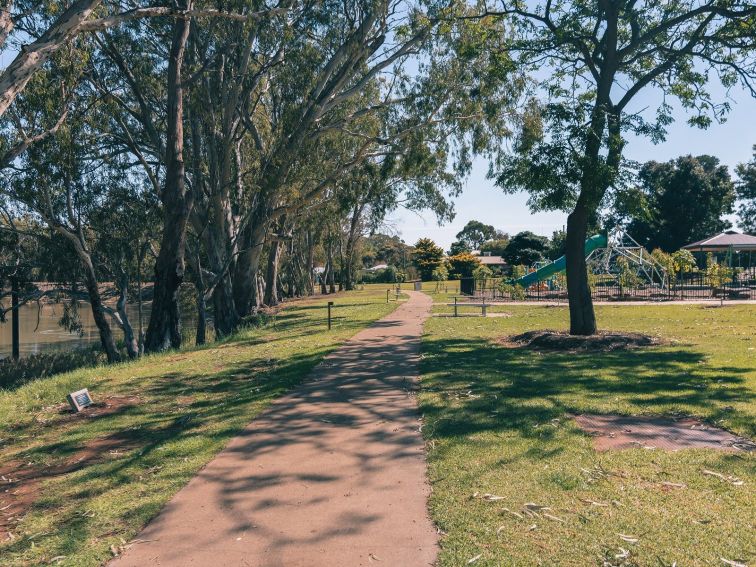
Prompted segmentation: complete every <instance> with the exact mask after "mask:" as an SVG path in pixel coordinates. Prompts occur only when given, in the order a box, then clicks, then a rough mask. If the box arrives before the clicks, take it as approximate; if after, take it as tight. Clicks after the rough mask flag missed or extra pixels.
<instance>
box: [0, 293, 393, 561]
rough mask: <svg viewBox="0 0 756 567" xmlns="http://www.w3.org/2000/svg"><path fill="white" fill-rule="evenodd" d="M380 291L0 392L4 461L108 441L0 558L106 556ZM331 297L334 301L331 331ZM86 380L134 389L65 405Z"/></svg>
mask: <svg viewBox="0 0 756 567" xmlns="http://www.w3.org/2000/svg"><path fill="white" fill-rule="evenodd" d="M384 293H385V292H384ZM381 297H382V295H381V291H380V290H378V289H373V288H370V287H366V289H365V290H364V291H359V292H350V293H349V294H345V295H339V296H335V297H329V298H327V299H326V298H323V299H318V300H310V301H302V302H297V303H294V304H292V305H291V306H290V307H288V308H287V309H285V310H283V311H281V312H280V313H279V314H278V315H277V316H275V317H274V318H273V319H272V320H270V321H269V322H268V323H267V324H265V325H263V326H260V327H256V328H248V329H246V330H245V331H243V332H240V333H239V334H238V335H236V336H234V337H231V338H229V339H227V340H225V341H223V342H221V343H215V344H212V345H208V346H206V347H204V348H198V349H191V350H184V351H179V352H172V353H167V354H163V355H154V356H148V357H145V358H143V359H142V360H140V361H138V362H135V363H132V364H120V365H115V366H111V367H97V368H93V369H83V370H77V371H75V372H71V373H68V374H63V375H59V376H56V377H53V378H48V379H44V380H38V381H35V382H31V383H29V384H27V385H25V386H23V387H21V388H19V389H17V390H15V391H14V392H4V393H0V438H1V439H2V441H0V467H2V466H3V465H8V463H17V462H18V463H22V465H23V467H24V468H27V467H31V468H34V469H40V468H44V467H46V468H49V467H57V466H61V465H65V464H67V463H70V462H71V460H72V459H73V460H76V458H77V456H78V455H81V454H82V451H83V450H85V449H86V448H87V447H88V446H92V445H93V444H96V443H102V442H104V443H102V446H103V447H107V450H102V452H101V453H100V454H98V455H97V456H96V458H95V459H92V460H91V461H88V462H86V463H85V465H84V466H82V467H81V468H79V469H78V470H75V471H72V472H68V473H66V474H62V475H59V476H55V477H51V478H49V479H48V480H45V481H44V482H43V483H42V484H41V485H40V487H39V489H40V492H39V495H38V498H37V500H36V502H35V503H34V505H33V507H32V508H31V510H30V511H29V512H28V514H27V515H26V516H25V517H24V518H23V519H22V520H21V522H20V523H19V524H18V525H17V526H16V527H15V528H14V529H13V534H14V538H15V539H13V540H11V541H6V542H3V543H0V564H1V565H3V567H5V566H15V565H38V564H43V563H45V562H48V561H50V560H51V559H52V558H54V557H61V556H64V557H65V558H64V559H63V560H62V564H64V565H99V564H101V563H102V562H103V561H105V560H106V559H107V558H108V557H110V551H109V548H110V546H113V545H114V546H116V547H117V546H119V545H122V543H123V542H124V541H128V540H129V539H130V538H132V537H133V536H134V535H135V534H136V533H137V532H138V530H139V529H140V528H141V527H142V526H144V525H145V524H146V522H147V521H149V520H150V518H152V517H153V516H154V515H155V514H156V513H157V512H158V511H159V510H160V508H161V507H162V506H163V505H164V504H165V502H167V500H168V499H169V498H170V497H171V496H172V495H173V494H174V493H175V492H176V491H178V490H179V489H180V488H181V487H182V486H184V485H185V484H186V483H187V482H188V481H189V479H191V477H192V476H193V475H194V474H195V473H196V472H197V471H198V470H199V469H200V468H201V467H202V466H203V465H204V464H205V463H207V462H208V461H209V460H210V459H211V458H212V457H213V456H214V455H215V454H216V453H217V452H218V451H219V450H221V449H222V448H223V447H224V446H225V444H226V443H227V442H228V440H229V439H230V438H231V437H233V436H234V435H235V434H236V433H237V432H239V431H240V430H241V429H242V428H243V427H244V426H245V425H246V424H247V423H249V421H251V420H252V419H253V418H254V417H255V416H256V415H257V414H259V413H260V412H261V411H262V410H263V409H264V408H265V407H266V406H267V405H268V404H269V403H270V401H271V400H273V399H274V398H276V397H277V396H280V395H281V394H283V393H284V392H286V391H287V390H288V389H290V388H291V387H292V386H294V385H296V384H297V383H299V382H300V381H301V379H302V378H303V377H304V376H306V375H307V373H308V372H309V371H310V370H311V369H312V367H313V366H315V365H316V364H317V363H318V362H319V361H320V360H321V359H322V358H323V357H324V356H325V355H326V354H327V353H328V352H330V351H331V350H333V349H334V348H335V347H336V346H337V345H338V344H340V343H341V342H343V341H344V340H346V339H347V338H349V337H350V336H352V335H353V334H355V333H356V332H357V331H358V330H359V329H361V328H363V327H364V326H365V325H367V324H368V323H370V322H372V321H374V320H376V319H378V318H380V317H381V316H383V315H385V314H387V313H389V312H390V311H391V310H393V309H394V307H395V306H396V304H395V303H391V304H386V303H385V301H381ZM383 297H385V296H383ZM329 299H330V300H333V301H335V303H336V306H335V309H334V315H335V319H334V323H333V330H332V331H331V332H330V333H329V332H328V331H327V330H326V324H325V307H324V306H325V301H327V300H329ZM81 387H88V388H89V389H90V392H91V393H92V397H93V398H94V400H95V401H98V400H106V399H107V398H108V397H109V396H137V397H138V400H137V403H132V404H126V405H123V406H121V407H120V408H118V410H117V411H115V412H113V413H107V412H103V415H102V416H101V417H85V416H72V415H71V414H67V413H64V412H61V407H60V404H61V402H63V401H64V400H65V395H66V394H67V393H68V392H70V391H73V390H76V389H78V388H81ZM2 501H4V498H3V495H2V494H0V502H2ZM1 507H2V504H0V508H1Z"/></svg>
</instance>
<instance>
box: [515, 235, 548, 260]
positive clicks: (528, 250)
mask: <svg viewBox="0 0 756 567" xmlns="http://www.w3.org/2000/svg"><path fill="white" fill-rule="evenodd" d="M548 243H549V239H548V238H546V237H545V236H539V235H537V234H534V233H532V232H530V231H527V230H526V231H524V232H520V233H518V234H516V235H514V236H513V237H512V239H511V240H510V241H509V244H508V245H507V248H506V250H505V251H504V259H505V260H506V261H507V262H508V263H509V264H512V265H515V264H525V265H526V266H530V265H532V264H534V263H536V262H540V261H541V260H543V259H544V257H545V256H544V255H545V253H546V250H547V248H548Z"/></svg>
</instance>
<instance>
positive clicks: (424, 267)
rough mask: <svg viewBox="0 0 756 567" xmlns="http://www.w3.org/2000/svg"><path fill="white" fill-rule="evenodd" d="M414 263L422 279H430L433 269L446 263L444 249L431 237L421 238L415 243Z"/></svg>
mask: <svg viewBox="0 0 756 567" xmlns="http://www.w3.org/2000/svg"><path fill="white" fill-rule="evenodd" d="M412 263H413V264H414V265H415V267H416V268H417V271H418V272H419V273H420V279H422V280H423V281H430V280H431V279H432V278H433V270H435V269H436V268H438V267H439V266H441V265H442V264H443V263H444V250H443V248H441V247H440V246H438V245H437V244H436V243H435V242H433V240H431V239H430V238H421V239H420V240H418V241H417V242H416V243H415V249H414V251H413V252H412Z"/></svg>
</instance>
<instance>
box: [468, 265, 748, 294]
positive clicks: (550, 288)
mask: <svg viewBox="0 0 756 567" xmlns="http://www.w3.org/2000/svg"><path fill="white" fill-rule="evenodd" d="M670 279H671V281H669V282H664V281H654V282H644V283H636V284H630V285H628V284H627V282H623V281H622V278H621V276H620V275H618V274H600V275H591V276H590V277H589V283H590V285H591V296H592V298H593V299H594V300H596V301H672V300H704V299H725V300H727V299H754V300H756V267H753V266H752V267H750V268H736V269H734V270H733V274H732V276H731V277H728V278H726V279H725V278H721V277H719V278H717V277H711V276H709V275H708V274H707V273H706V272H705V271H703V270H699V271H695V272H688V273H678V274H676V275H675V277H674V278H670ZM502 281H503V282H504V283H505V284H506V283H507V282H508V281H509V280H506V279H502V278H489V279H487V280H485V281H483V280H475V279H473V278H463V279H462V280H461V281H460V290H461V292H462V293H463V294H465V295H468V296H471V297H474V298H486V299H491V300H497V301H512V300H526V301H567V288H566V285H565V284H566V282H565V278H564V275H561V276H560V277H558V278H555V277H551V278H546V279H544V280H538V281H536V282H534V283H533V284H532V285H530V286H528V287H527V288H522V287H513V286H508V285H504V286H502V285H501V284H502Z"/></svg>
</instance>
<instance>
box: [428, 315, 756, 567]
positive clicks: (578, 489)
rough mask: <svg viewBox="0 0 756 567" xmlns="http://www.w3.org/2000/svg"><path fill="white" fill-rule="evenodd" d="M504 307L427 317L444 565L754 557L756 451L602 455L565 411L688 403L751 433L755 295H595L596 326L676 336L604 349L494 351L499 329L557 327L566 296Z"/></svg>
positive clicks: (755, 407) (436, 507)
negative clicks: (710, 298) (640, 300)
mask: <svg viewBox="0 0 756 567" xmlns="http://www.w3.org/2000/svg"><path fill="white" fill-rule="evenodd" d="M434 309H435V311H436V312H439V313H440V312H448V310H449V309H448V308H447V307H442V306H436V307H435V308H434ZM497 309H498V310H501V309H500V308H497ZM503 310H506V311H508V312H510V313H511V314H512V316H511V317H509V318H487V319H483V318H467V317H465V318H458V319H453V318H439V317H435V318H432V319H430V320H429V321H428V322H427V323H426V326H425V335H424V338H423V358H422V362H421V371H422V390H421V394H420V403H421V409H422V412H423V414H424V427H423V432H424V434H425V435H426V438H427V441H428V446H429V467H430V470H429V477H430V481H431V484H432V486H433V495H432V498H431V502H430V509H431V514H432V517H433V519H434V520H435V522H436V523H437V525H438V527H439V528H440V530H442V533H443V534H444V535H443V536H442V539H441V544H442V551H441V555H440V559H439V564H440V565H442V566H458V565H465V564H467V563H468V562H470V564H472V565H476V566H479V565H497V566H499V565H507V566H509V565H517V566H520V565H558V566H571V565H574V566H585V565H628V566H629V565H639V566H671V565H675V564H676V565H678V566H680V567H682V566H688V565H712V566H714V565H719V566H724V565H728V563H726V562H725V561H724V560H728V561H733V562H736V563H742V564H747V565H753V564H754V563H755V562H756V536H755V534H756V529H755V528H756V458H755V457H756V455H754V454H743V453H739V454H733V453H724V452H716V451H712V450H685V451H679V452H674V453H671V452H662V451H659V450H649V449H642V448H639V449H629V450H623V451H616V452H605V453H598V452H596V451H595V450H594V449H593V448H592V439H591V438H590V437H588V436H587V435H585V434H584V433H582V432H581V431H580V430H579V429H577V427H576V426H575V425H574V424H573V422H572V421H571V420H570V419H569V414H573V413H579V412H592V413H620V414H627V415H692V416H698V417H700V418H703V419H704V420H706V421H707V422H709V423H712V424H716V425H719V426H722V427H724V428H727V429H729V430H731V431H734V432H736V433H738V434H742V435H746V436H749V437H752V438H753V437H756V306H753V305H738V306H725V307H723V308H718V307H715V308H711V307H703V306H700V305H666V306H664V305H659V306H656V305H654V306H601V307H598V308H597V313H598V319H599V325H600V327H601V328H604V329H614V330H626V331H639V332H644V333H648V334H653V335H658V336H661V337H664V338H665V339H668V340H669V341H670V342H669V343H668V344H667V345H666V346H660V347H653V348H646V349H643V350H631V351H624V352H616V351H615V352H610V353H603V354H567V353H548V354H547V353H538V352H533V351H527V350H521V349H507V348H503V347H501V346H499V345H497V344H496V343H495V342H494V341H495V339H497V338H499V337H502V336H506V335H511V334H516V333H520V332H523V331H527V330H533V329H564V328H566V327H567V310H566V308H564V307H546V306H539V305H532V306H507V307H505V308H503ZM704 469H706V470H710V471H715V472H719V473H721V474H723V475H725V476H729V475H732V477H734V478H737V479H739V480H742V481H744V482H743V484H734V483H733V482H729V481H727V480H723V479H720V478H717V477H715V476H710V475H706V474H703V473H702V472H701V471H702V470H704ZM734 478H733V479H731V480H734ZM486 495H489V496H486ZM491 495H492V496H491ZM526 505H530V506H526ZM541 506H545V507H547V508H548V509H541V508H540V507H541ZM476 558H477V559H476ZM729 565H734V563H730V564H729Z"/></svg>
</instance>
